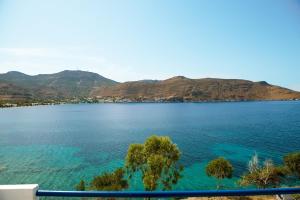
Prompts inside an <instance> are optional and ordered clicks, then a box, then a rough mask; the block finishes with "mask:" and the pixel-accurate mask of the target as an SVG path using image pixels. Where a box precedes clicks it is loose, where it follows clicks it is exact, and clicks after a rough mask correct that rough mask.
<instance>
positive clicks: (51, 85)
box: [0, 70, 117, 99]
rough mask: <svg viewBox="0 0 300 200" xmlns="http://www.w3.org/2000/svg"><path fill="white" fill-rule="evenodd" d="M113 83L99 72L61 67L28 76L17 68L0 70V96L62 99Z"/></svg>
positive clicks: (7, 97)
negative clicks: (57, 69) (49, 71)
mask: <svg viewBox="0 0 300 200" xmlns="http://www.w3.org/2000/svg"><path fill="white" fill-rule="evenodd" d="M114 84H117V82H116V81H113V80H110V79H107V78H105V77H103V76H100V75H99V74H96V73H92V72H85V71H70V70H66V71H62V72H59V73H55V74H39V75H35V76H30V75H26V74H23V73H21V72H15V71H11V72H7V73H5V74H0V99H49V98H51V99H63V98H73V97H86V96H88V95H89V93H90V92H91V91H92V90H93V89H94V88H96V87H100V86H110V85H114Z"/></svg>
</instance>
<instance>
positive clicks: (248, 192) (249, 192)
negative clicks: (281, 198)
mask: <svg viewBox="0 0 300 200" xmlns="http://www.w3.org/2000/svg"><path fill="white" fill-rule="evenodd" d="M275 194H300V188H272V189H243V190H194V191H152V192H149V191H52V190H38V191H37V193H36V195H37V196H40V197H42V196H52V197H122V198H147V197H156V198H163V197H165V198H166V197H219V196H253V195H275Z"/></svg>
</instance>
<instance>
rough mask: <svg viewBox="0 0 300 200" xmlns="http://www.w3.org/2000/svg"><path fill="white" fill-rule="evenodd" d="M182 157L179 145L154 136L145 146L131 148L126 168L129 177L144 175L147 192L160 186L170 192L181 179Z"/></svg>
mask: <svg viewBox="0 0 300 200" xmlns="http://www.w3.org/2000/svg"><path fill="white" fill-rule="evenodd" d="M180 155H181V152H180V151H179V149H178V147H177V145H176V144H174V143H173V142H172V141H171V139H170V138H169V137H165V136H156V135H154V136H151V137H149V138H148V139H147V140H146V141H145V143H144V144H131V145H130V146H129V148H128V152H127V156H126V161H125V166H126V169H127V171H128V173H129V177H132V176H133V174H134V173H136V172H138V171H139V172H141V173H142V180H143V184H144V187H145V189H146V190H155V189H157V187H158V186H160V185H162V189H163V190H170V189H171V187H172V185H173V184H176V183H177V181H178V180H179V178H180V177H181V176H180V172H181V171H182V167H180V166H179V165H178V161H179V158H180Z"/></svg>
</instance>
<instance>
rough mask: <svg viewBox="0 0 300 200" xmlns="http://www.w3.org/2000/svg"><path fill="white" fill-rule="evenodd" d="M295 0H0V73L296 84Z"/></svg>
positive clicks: (298, 11) (299, 7) (298, 38)
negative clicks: (74, 73) (66, 72)
mask: <svg viewBox="0 0 300 200" xmlns="http://www.w3.org/2000/svg"><path fill="white" fill-rule="evenodd" d="M299 20H300V2H299V1H298V0H287V1H280V0H274V1H273V0H266V1H258V0H255V1H234V0H230V1H220V0H216V1H194V0H189V1H169V0H166V1H146V0H145V1H136V0H128V1H116V0H112V1H94V0H89V1H79V0H78V1H64V2H62V1H58V0H53V1H43V2H41V1H37V0H29V1H17V0H12V1H8V0H0V28H1V32H0V73H6V72H7V71H20V72H23V73H26V74H29V75H36V74H50V73H56V72H59V71H63V70H66V69H68V70H82V71H90V72H95V73H98V74H100V75H102V76H104V77H107V78H110V79H113V80H116V81H118V82H125V81H135V80H143V79H158V80H163V79H167V78H170V77H173V76H178V75H180V76H186V77H188V78H206V77H211V78H225V79H228V78H232V79H246V80H251V81H267V82H269V83H271V84H274V85H280V86H283V87H286V88H290V89H293V90H297V91H300V79H299V75H300V56H299V52H300V25H299Z"/></svg>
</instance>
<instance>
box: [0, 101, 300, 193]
mask: <svg viewBox="0 0 300 200" xmlns="http://www.w3.org/2000/svg"><path fill="white" fill-rule="evenodd" d="M153 134H157V135H168V136H170V137H171V139H172V140H173V141H174V142H175V143H177V145H178V146H179V148H180V150H181V151H182V159H181V162H182V163H183V164H184V165H185V171H184V178H183V179H182V180H181V181H180V182H179V184H178V185H177V186H176V189H191V190H192V189H212V188H215V187H216V185H215V184H216V181H215V180H214V179H213V178H208V177H207V176H206V175H205V172H204V167H205V165H206V163H207V162H208V160H210V159H213V158H216V157H218V156H224V157H226V158H227V159H229V160H230V161H231V162H232V163H233V165H234V168H235V173H234V178H233V179H232V180H226V181H225V184H226V187H228V188H233V187H237V185H236V181H237V179H238V176H240V175H241V174H242V173H243V171H245V170H246V168H247V162H248V160H249V159H250V157H251V156H252V155H253V154H254V153H255V152H257V153H258V155H259V157H260V158H261V160H264V159H266V158H270V159H273V160H274V162H275V163H280V162H281V159H282V156H283V155H284V154H286V153H288V152H292V151H296V150H300V102H299V101H298V102H296V101H284V102H275V101H274V102H234V103H174V104H171V103H170V104H158V103H156V104H150V103H149V104H147V103H140V104H93V105H87V104H82V105H59V106H37V107H22V108H9V109H0V184H17V183H18V184H20V183H38V184H40V187H41V188H42V189H61V190H66V189H69V190H72V189H74V185H75V184H76V183H77V182H78V181H79V180H80V179H86V180H90V179H91V177H93V176H95V175H98V174H99V173H101V172H103V171H108V170H113V169H115V168H117V167H120V166H122V164H123V160H124V157H125V155H126V151H127V148H128V146H129V144H131V143H140V142H143V141H144V140H145V139H146V138H147V137H148V136H150V135H153ZM132 189H142V187H141V186H140V184H139V182H135V184H133V186H132Z"/></svg>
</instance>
